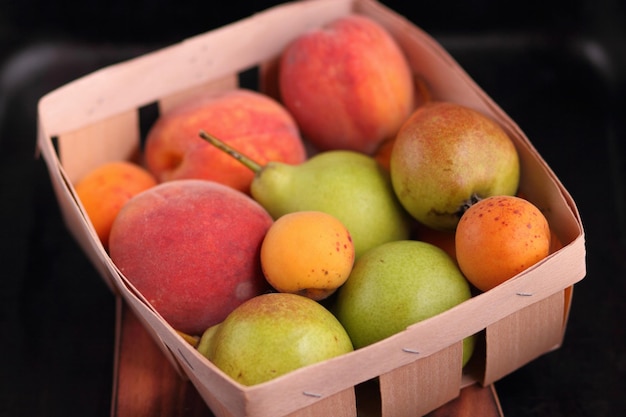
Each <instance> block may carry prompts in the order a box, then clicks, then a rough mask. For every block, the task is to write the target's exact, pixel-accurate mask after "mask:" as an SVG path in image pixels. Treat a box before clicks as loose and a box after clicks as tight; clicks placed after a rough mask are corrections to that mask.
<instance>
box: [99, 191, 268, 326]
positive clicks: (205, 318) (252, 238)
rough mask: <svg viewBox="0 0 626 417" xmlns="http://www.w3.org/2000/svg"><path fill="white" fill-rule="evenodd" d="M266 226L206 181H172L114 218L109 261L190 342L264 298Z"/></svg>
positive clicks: (256, 209) (242, 199)
mask: <svg viewBox="0 0 626 417" xmlns="http://www.w3.org/2000/svg"><path fill="white" fill-rule="evenodd" d="M272 222H273V220H272V218H271V217H270V215H269V214H268V213H267V212H266V211H265V210H264V209H263V208H262V207H261V206H260V205H259V204H258V203H257V202H255V201H254V200H253V199H252V198H250V197H249V196H248V195H246V194H243V193H241V192H239V191H236V190H234V189H232V188H230V187H228V186H225V185H222V184H219V183H216V182H213V181H206V180H193V179H190V180H175V181H168V182H165V183H162V184H159V185H157V186H155V187H152V188H150V189H148V190H146V191H144V192H143V193H141V194H138V195H137V196H135V197H133V198H132V199H131V200H129V201H128V202H127V203H126V205H125V206H124V207H123V208H122V210H121V211H120V213H119V214H118V216H117V218H116V219H115V222H114V223H113V227H112V229H111V235H110V240H109V249H110V254H111V259H112V260H113V262H114V263H115V265H116V266H117V268H118V269H119V270H120V271H121V272H122V273H123V274H124V276H125V277H126V278H127V279H128V281H129V282H130V283H131V284H132V285H133V286H135V288H136V289H137V290H139V292H141V294H142V295H143V296H144V297H145V298H146V300H147V301H148V302H150V304H151V305H152V306H153V307H154V308H155V310H156V311H157V312H159V313H160V314H161V315H162V316H163V318H164V319H165V320H166V321H167V322H168V323H169V324H170V325H171V326H172V327H174V328H175V329H176V330H179V331H181V332H184V333H187V334H190V335H198V334H201V333H202V332H203V331H204V330H206V329H207V328H208V327H209V326H211V325H213V324H216V323H218V322H220V321H222V320H224V318H225V317H226V316H227V315H228V313H230V312H231V311H232V310H233V309H234V308H235V307H237V306H238V305H240V304H241V303H243V302H244V301H245V300H247V299H249V298H251V297H253V296H256V295H258V294H260V293H262V292H264V291H266V290H267V289H268V288H269V286H268V285H267V282H266V281H265V279H264V278H263V273H262V271H261V266H260V261H259V252H260V248H261V242H262V241H263V237H264V236H265V233H266V232H267V230H268V229H269V227H270V226H271V224H272Z"/></svg>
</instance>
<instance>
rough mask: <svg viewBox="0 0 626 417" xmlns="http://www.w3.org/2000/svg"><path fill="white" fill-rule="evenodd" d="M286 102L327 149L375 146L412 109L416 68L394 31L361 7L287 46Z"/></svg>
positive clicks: (282, 77) (283, 70) (282, 67)
mask: <svg viewBox="0 0 626 417" xmlns="http://www.w3.org/2000/svg"><path fill="white" fill-rule="evenodd" d="M278 71H279V72H278V79H279V89H280V96H281V100H282V102H283V103H284V104H285V106H286V107H287V108H288V109H289V111H290V112H291V113H292V114H293V115H294V117H295V119H296V120H297V122H298V125H299V126H300V129H301V131H302V133H303V134H304V136H305V137H306V138H308V139H309V140H310V141H311V143H313V144H314V145H315V146H316V147H317V148H318V149H320V150H331V149H348V150H354V151H359V152H363V153H367V154H372V153H373V152H374V151H375V150H376V149H377V148H378V146H379V145H380V143H382V141H383V140H385V139H389V138H391V137H393V136H394V135H395V134H396V131H397V130H398V128H399V127H400V125H401V124H402V122H403V121H404V119H406V118H407V117H408V116H409V114H410V112H411V111H412V109H413V105H414V101H415V99H414V96H415V92H414V83H413V78H412V74H411V68H410V67H409V64H408V62H407V60H406V57H405V56H404V54H403V52H402V50H401V49H400V48H399V46H398V45H397V43H396V42H395V40H394V39H393V37H392V36H391V35H390V34H389V33H388V32H387V31H386V29H385V28H383V27H382V26H381V25H380V24H378V23H376V22H375V21H373V20H372V19H370V18H367V17H365V16H359V15H349V16H345V17H341V18H339V19H337V20H335V21H333V22H331V23H329V24H328V25H327V26H325V27H322V28H319V29H315V30H311V31H309V32H307V33H305V34H303V35H301V36H300V37H298V38H296V39H295V40H294V41H293V42H291V43H290V44H289V45H288V46H287V47H286V48H285V49H284V51H283V53H282V55H281V59H280V62H279V70H278Z"/></svg>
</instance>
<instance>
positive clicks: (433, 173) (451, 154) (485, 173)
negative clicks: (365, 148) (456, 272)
mask: <svg viewBox="0 0 626 417" xmlns="http://www.w3.org/2000/svg"><path fill="white" fill-rule="evenodd" d="M390 172H391V180H392V183H393V187H394V190H395V192H396V194H397V196H398V198H399V200H400V202H401V203H402V204H403V206H404V208H405V209H406V210H407V211H408V212H409V213H411V215H413V217H414V218H415V219H417V220H418V221H420V222H421V223H423V224H425V225H427V226H429V227H432V228H435V229H440V230H454V228H455V227H456V225H457V223H458V221H459V219H460V218H461V215H462V214H463V212H464V211H465V210H466V209H467V207H469V206H471V205H472V204H474V203H475V202H476V201H478V200H480V199H483V198H486V197H489V196H493V195H514V194H515V193H516V191H517V187H518V184H519V177H520V163H519V156H518V154H517V150H516V148H515V145H514V144H513V142H512V140H511V139H510V137H509V136H508V135H507V134H506V132H505V131H504V130H503V129H502V128H501V127H500V126H499V125H498V124H497V123H496V122H495V121H493V120H492V119H490V118H488V117H486V116H485V115H483V114H481V113H480V112H478V111H476V110H473V109H470V108H468V107H465V106H461V105H459V104H455V103H450V102H430V103H427V104H425V105H423V106H421V107H419V108H418V109H416V110H415V112H414V113H413V114H412V115H411V116H410V117H409V118H408V119H407V120H406V122H405V123H404V124H403V125H402V127H401V128H400V131H399V132H398V135H397V137H396V140H395V143H394V146H393V150H392V152H391V158H390Z"/></svg>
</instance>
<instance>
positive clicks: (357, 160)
mask: <svg viewBox="0 0 626 417" xmlns="http://www.w3.org/2000/svg"><path fill="white" fill-rule="evenodd" d="M200 137H202V138H203V139H205V140H206V141H208V142H209V143H211V144H213V145H214V146H216V147H217V148H219V149H221V150H222V151H224V152H226V153H227V154H229V155H231V156H232V157H233V158H235V159H237V160H238V161H239V162H241V163H242V164H244V165H245V166H247V167H248V168H250V169H251V170H252V171H254V173H255V176H254V179H253V180H252V183H251V184H250V194H251V196H252V198H254V199H255V200H256V201H257V202H258V203H259V204H261V205H262V206H263V207H264V208H265V209H266V210H267V211H268V212H269V213H270V215H271V216H272V217H273V218H274V219H277V218H278V217H280V216H282V215H284V214H287V213H291V212H295V211H303V210H317V211H323V212H326V213H328V214H331V215H333V216H335V217H336V218H338V219H339V220H340V221H341V222H342V223H343V224H344V225H345V226H346V227H347V228H348V230H349V231H350V235H351V236H352V240H353V242H354V248H355V255H356V257H357V258H358V257H359V256H360V255H362V254H363V253H365V252H366V251H367V250H368V249H371V248H374V247H376V246H378V245H381V244H383V243H386V242H391V241H395V240H402V239H406V238H408V236H409V232H410V227H409V224H410V223H409V216H408V213H407V212H406V211H405V210H404V208H403V207H402V205H401V204H400V202H399V201H398V199H397V197H396V195H395V193H394V191H393V187H392V185H391V179H390V177H389V174H388V172H387V171H385V170H384V169H383V168H382V167H381V166H380V165H379V164H378V162H376V160H375V159H374V158H372V157H370V156H368V155H365V154H362V153H359V152H355V151H346V150H333V151H326V152H321V153H319V154H317V155H314V156H312V157H311V158H309V159H308V160H307V161H305V162H303V163H302V164H299V165H290V164H286V163H282V162H276V161H270V162H268V163H267V164H265V165H260V164H258V163H257V162H255V161H253V160H251V159H250V158H249V157H247V156H245V155H243V154H241V153H239V152H238V151H237V150H236V149H233V148H232V147H230V146H229V145H227V144H225V143H224V142H222V141H220V140H219V139H218V138H216V137H214V136H213V135H211V134H209V133H207V132H204V131H201V132H200Z"/></svg>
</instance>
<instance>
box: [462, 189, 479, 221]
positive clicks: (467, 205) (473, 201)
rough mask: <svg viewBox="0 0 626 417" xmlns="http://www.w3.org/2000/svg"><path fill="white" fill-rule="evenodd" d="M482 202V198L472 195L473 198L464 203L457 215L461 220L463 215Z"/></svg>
mask: <svg viewBox="0 0 626 417" xmlns="http://www.w3.org/2000/svg"><path fill="white" fill-rule="evenodd" d="M480 200H482V197H480V196H479V195H478V194H476V193H474V194H472V195H471V197H470V198H469V199H467V200H465V201H464V202H463V204H462V205H461V207H459V211H457V215H458V216H459V218H461V216H463V214H464V213H465V212H466V211H467V210H468V209H469V208H470V207H472V206H473V205H474V204H476V203H478V202H479V201H480Z"/></svg>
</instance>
